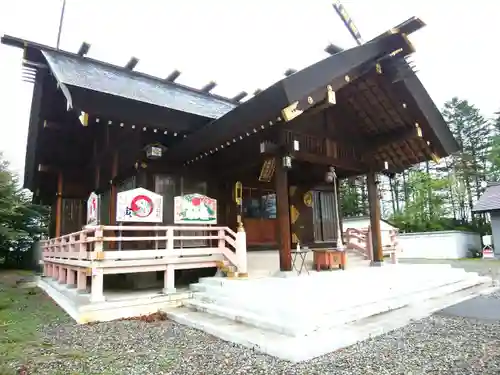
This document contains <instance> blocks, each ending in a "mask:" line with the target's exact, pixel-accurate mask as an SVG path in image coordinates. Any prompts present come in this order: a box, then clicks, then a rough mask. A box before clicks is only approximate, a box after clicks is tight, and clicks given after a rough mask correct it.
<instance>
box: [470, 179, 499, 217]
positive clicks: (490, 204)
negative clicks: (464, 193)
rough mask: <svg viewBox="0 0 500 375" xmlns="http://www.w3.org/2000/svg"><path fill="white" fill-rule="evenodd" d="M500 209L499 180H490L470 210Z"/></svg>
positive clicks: (487, 210)
mask: <svg viewBox="0 0 500 375" xmlns="http://www.w3.org/2000/svg"><path fill="white" fill-rule="evenodd" d="M495 210H500V182H490V183H489V184H488V186H487V187H486V190H485V192H484V193H483V195H481V198H479V200H478V201H477V202H476V204H475V205H474V207H473V208H472V212H489V211H495Z"/></svg>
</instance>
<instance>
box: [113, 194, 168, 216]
mask: <svg viewBox="0 0 500 375" xmlns="http://www.w3.org/2000/svg"><path fill="white" fill-rule="evenodd" d="M116 221H117V222H118V223H162V222H163V197H162V196H161V195H159V194H156V193H153V192H152V191H149V190H146V189H143V188H138V189H132V190H127V191H123V192H121V193H118V194H117V197H116Z"/></svg>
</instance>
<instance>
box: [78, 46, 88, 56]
mask: <svg viewBox="0 0 500 375" xmlns="http://www.w3.org/2000/svg"><path fill="white" fill-rule="evenodd" d="M89 50H90V44H89V43H87V42H83V43H82V44H81V45H80V48H78V52H77V54H78V55H79V56H82V57H83V56H85V55H86V54H87V53H89Z"/></svg>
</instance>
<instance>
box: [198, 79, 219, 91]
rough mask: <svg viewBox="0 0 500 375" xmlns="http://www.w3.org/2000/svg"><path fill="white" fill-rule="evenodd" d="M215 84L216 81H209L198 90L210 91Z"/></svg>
mask: <svg viewBox="0 0 500 375" xmlns="http://www.w3.org/2000/svg"><path fill="white" fill-rule="evenodd" d="M215 86H217V83H215V82H214V81H210V82H208V83H207V84H206V85H205V86H203V87H202V88H201V89H200V91H203V92H207V93H208V92H210V91H212V90H213V89H214V88H215Z"/></svg>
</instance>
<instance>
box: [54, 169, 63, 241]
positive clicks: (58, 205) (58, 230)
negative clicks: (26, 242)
mask: <svg viewBox="0 0 500 375" xmlns="http://www.w3.org/2000/svg"><path fill="white" fill-rule="evenodd" d="M62 192H63V174H62V172H59V174H58V175H57V198H56V199H57V200H56V231H55V237H56V238H57V237H61V224H62Z"/></svg>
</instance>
